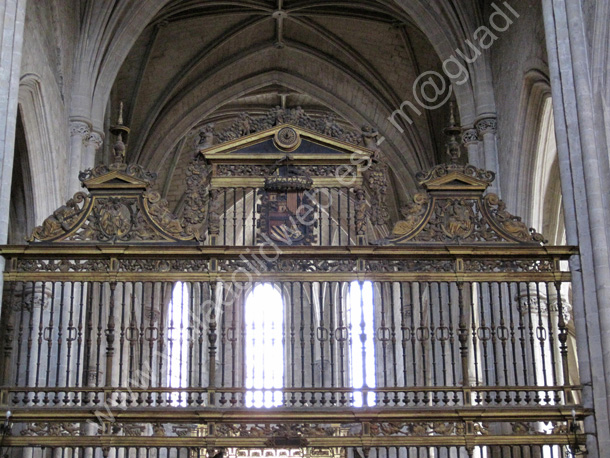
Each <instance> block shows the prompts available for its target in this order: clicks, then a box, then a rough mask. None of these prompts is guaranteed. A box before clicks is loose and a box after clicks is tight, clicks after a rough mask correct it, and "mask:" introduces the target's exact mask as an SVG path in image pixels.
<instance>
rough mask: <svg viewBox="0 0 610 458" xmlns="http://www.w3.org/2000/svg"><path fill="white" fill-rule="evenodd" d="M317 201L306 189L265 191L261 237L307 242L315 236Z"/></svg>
mask: <svg viewBox="0 0 610 458" xmlns="http://www.w3.org/2000/svg"><path fill="white" fill-rule="evenodd" d="M316 208H317V206H316V204H315V202H314V200H313V199H312V198H311V196H310V192H309V191H264V194H263V198H262V202H261V206H260V213H261V219H260V226H261V227H260V228H261V229H262V230H261V231H260V232H261V236H262V238H263V239H266V240H262V241H266V242H269V241H272V242H273V243H276V244H278V245H310V244H314V243H315V242H316V240H317V238H316V234H315V228H316V226H317V221H316V217H315V215H316Z"/></svg>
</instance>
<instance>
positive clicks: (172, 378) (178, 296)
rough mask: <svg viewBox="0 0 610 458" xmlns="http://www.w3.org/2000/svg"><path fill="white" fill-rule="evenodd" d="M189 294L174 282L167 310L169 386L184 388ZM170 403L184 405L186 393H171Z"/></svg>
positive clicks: (184, 286)
mask: <svg viewBox="0 0 610 458" xmlns="http://www.w3.org/2000/svg"><path fill="white" fill-rule="evenodd" d="M188 303H189V294H188V289H187V287H186V285H184V284H183V283H182V282H178V283H176V285H175V286H174V290H173V291H172V300H171V302H170V303H169V311H168V329H167V337H168V349H167V351H168V361H169V363H168V365H167V380H168V385H169V387H170V388H186V387H187V383H188V380H187V374H188V328H189V313H188V309H189V308H188ZM171 398H172V405H174V406H177V405H181V406H185V405H186V393H175V392H174V393H172V395H171Z"/></svg>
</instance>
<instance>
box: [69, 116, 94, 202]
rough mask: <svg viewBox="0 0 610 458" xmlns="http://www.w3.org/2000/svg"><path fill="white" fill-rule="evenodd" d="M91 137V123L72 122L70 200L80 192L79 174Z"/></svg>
mask: <svg viewBox="0 0 610 458" xmlns="http://www.w3.org/2000/svg"><path fill="white" fill-rule="evenodd" d="M90 135H91V127H90V125H89V123H87V122H84V121H71V122H70V161H69V164H70V167H69V169H68V177H67V180H68V195H67V196H66V198H69V197H71V196H72V194H74V193H75V192H77V191H78V190H79V187H80V182H79V180H78V173H79V172H80V170H81V162H82V161H83V158H85V157H86V144H87V142H88V139H89V136H90Z"/></svg>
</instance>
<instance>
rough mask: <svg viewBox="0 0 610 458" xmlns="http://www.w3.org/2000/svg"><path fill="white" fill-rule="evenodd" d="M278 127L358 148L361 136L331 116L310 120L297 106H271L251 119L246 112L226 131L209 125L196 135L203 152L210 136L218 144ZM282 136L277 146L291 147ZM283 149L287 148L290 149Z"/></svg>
mask: <svg viewBox="0 0 610 458" xmlns="http://www.w3.org/2000/svg"><path fill="white" fill-rule="evenodd" d="M281 124H291V125H293V126H297V127H303V128H305V129H308V130H311V131H314V132H317V133H320V134H322V135H326V136H328V137H332V138H336V139H337V140H341V141H344V142H347V143H352V144H355V145H362V144H363V143H364V140H363V133H362V132H357V131H356V130H353V131H351V130H348V129H346V128H344V127H342V126H340V125H339V124H338V123H337V119H336V118H335V117H334V116H333V115H332V114H329V115H325V116H322V117H313V116H310V115H308V114H307V113H305V111H304V110H303V109H302V108H301V107H296V108H281V107H279V106H278V107H275V108H273V109H271V110H269V111H268V112H267V113H265V114H264V115H262V116H257V117H253V116H250V115H249V114H248V113H241V114H240V115H239V117H238V118H237V120H236V121H235V122H234V123H233V124H232V125H231V126H230V127H228V128H226V129H224V130H221V131H217V132H215V134H212V132H213V127H214V126H213V125H208V126H206V127H204V128H203V130H202V131H201V133H200V137H201V141H200V145H199V146H200V148H201V149H205V148H207V147H209V146H211V145H212V144H213V143H214V140H213V139H212V138H211V136H214V137H215V139H216V140H217V142H218V143H224V142H227V141H230V140H235V139H237V138H241V137H245V136H247V135H250V134H253V133H256V132H262V131H264V130H267V129H271V128H272V127H275V126H279V125H281ZM284 134H285V135H288V136H286V137H283V138H281V139H280V143H281V144H287V145H292V141H291V138H292V137H291V136H290V132H285V133H284ZM286 148H288V149H290V148H291V146H287V147H286Z"/></svg>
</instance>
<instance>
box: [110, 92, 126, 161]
mask: <svg viewBox="0 0 610 458" xmlns="http://www.w3.org/2000/svg"><path fill="white" fill-rule="evenodd" d="M129 132H130V130H129V127H127V126H125V125H123V102H120V104H119V117H118V119H117V123H116V124H115V125H114V126H111V127H110V133H112V135H114V136H116V137H117V141H116V142H115V144H114V146H113V150H114V159H113V163H114V164H125V155H126V148H127V146H126V144H125V142H126V141H127V138H128V136H129Z"/></svg>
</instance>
